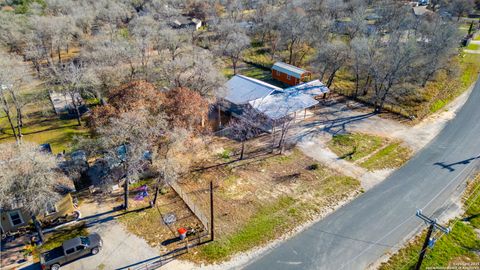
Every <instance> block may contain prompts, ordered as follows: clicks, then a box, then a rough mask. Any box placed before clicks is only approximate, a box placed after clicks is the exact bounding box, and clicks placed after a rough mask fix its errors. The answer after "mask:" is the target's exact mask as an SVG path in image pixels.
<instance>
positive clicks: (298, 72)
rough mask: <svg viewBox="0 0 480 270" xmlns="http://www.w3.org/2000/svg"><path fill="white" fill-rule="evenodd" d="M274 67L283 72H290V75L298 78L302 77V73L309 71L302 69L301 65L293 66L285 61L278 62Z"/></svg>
mask: <svg viewBox="0 0 480 270" xmlns="http://www.w3.org/2000/svg"><path fill="white" fill-rule="evenodd" d="M272 69H273V70H278V71H280V72H282V73H285V74H288V75H290V76H293V77H295V78H298V79H301V77H302V74H304V73H306V72H308V71H306V70H304V69H301V68H299V67H296V66H292V65H289V64H287V63H283V62H276V63H275V64H273V67H272Z"/></svg>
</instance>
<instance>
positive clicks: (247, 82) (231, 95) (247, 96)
mask: <svg viewBox="0 0 480 270" xmlns="http://www.w3.org/2000/svg"><path fill="white" fill-rule="evenodd" d="M226 88H227V94H226V96H225V97H224V99H225V100H227V101H229V102H231V103H233V104H237V105H239V104H246V103H248V102H249V101H251V100H255V99H259V98H263V97H266V96H268V95H270V94H271V93H273V92H274V91H283V90H282V89H281V88H279V87H276V86H274V85H271V84H268V83H266V82H262V81H259V80H257V79H253V78H249V77H246V76H242V75H235V76H233V77H232V78H231V79H230V80H229V81H228V82H227V87H226Z"/></svg>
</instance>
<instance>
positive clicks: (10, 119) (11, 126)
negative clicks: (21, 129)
mask: <svg viewBox="0 0 480 270" xmlns="http://www.w3.org/2000/svg"><path fill="white" fill-rule="evenodd" d="M5 114H6V115H7V119H8V123H9V124H10V128H11V129H12V132H13V137H15V141H17V142H18V136H17V132H16V130H15V126H14V125H13V122H12V117H11V116H10V112H5Z"/></svg>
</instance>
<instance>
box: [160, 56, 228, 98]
mask: <svg viewBox="0 0 480 270" xmlns="http://www.w3.org/2000/svg"><path fill="white" fill-rule="evenodd" d="M156 66H157V67H158V68H159V69H160V70H161V74H160V78H161V79H162V81H163V82H165V81H166V82H168V85H167V87H168V88H175V87H180V88H182V87H185V88H188V89H190V90H194V91H197V92H198V93H200V95H202V97H204V98H206V99H207V100H213V99H214V98H215V97H217V96H218V95H220V94H221V93H222V92H223V91H224V85H225V81H226V80H225V77H224V76H223V75H222V74H221V73H220V71H219V70H218V68H217V67H216V65H215V62H214V59H213V56H212V54H211V53H210V52H208V51H206V50H203V49H199V48H195V47H194V48H191V51H189V52H188V53H185V54H182V55H180V56H179V57H177V58H176V59H175V60H174V61H167V62H165V61H159V62H157V63H156Z"/></svg>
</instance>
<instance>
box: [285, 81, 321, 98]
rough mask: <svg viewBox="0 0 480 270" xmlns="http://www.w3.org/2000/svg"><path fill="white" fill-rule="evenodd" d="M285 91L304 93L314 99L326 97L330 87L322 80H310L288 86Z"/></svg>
mask: <svg viewBox="0 0 480 270" xmlns="http://www.w3.org/2000/svg"><path fill="white" fill-rule="evenodd" d="M284 91H285V92H299V93H304V94H306V95H309V96H310V97H312V98H314V99H319V98H325V97H326V95H327V94H328V93H330V89H328V87H327V86H326V85H325V84H323V83H322V82H321V81H320V80H313V81H310V82H306V83H302V84H299V85H296V86H292V87H289V88H286V89H285V90H284Z"/></svg>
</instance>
